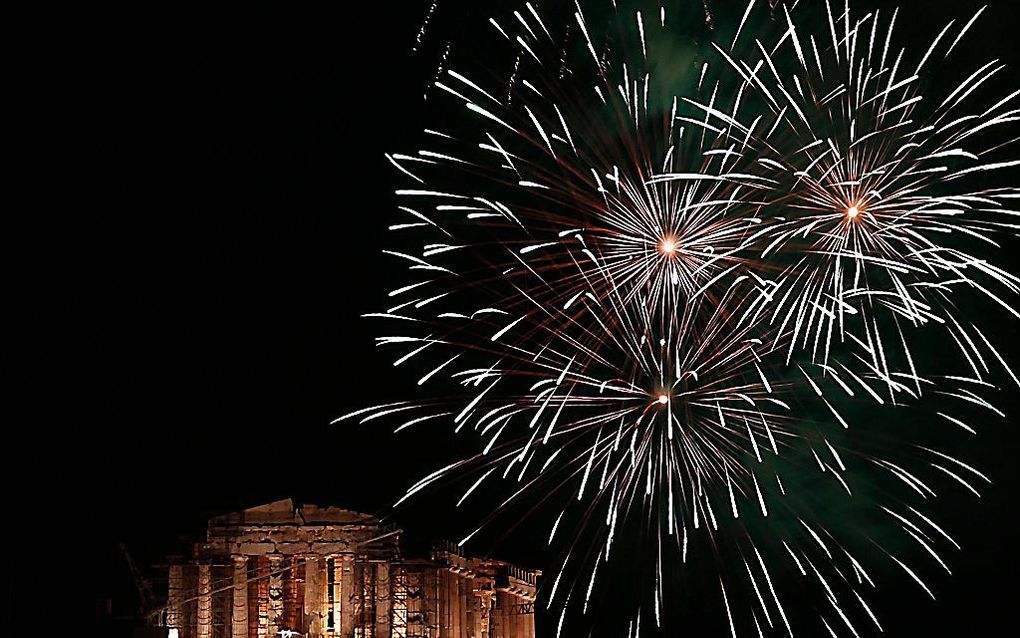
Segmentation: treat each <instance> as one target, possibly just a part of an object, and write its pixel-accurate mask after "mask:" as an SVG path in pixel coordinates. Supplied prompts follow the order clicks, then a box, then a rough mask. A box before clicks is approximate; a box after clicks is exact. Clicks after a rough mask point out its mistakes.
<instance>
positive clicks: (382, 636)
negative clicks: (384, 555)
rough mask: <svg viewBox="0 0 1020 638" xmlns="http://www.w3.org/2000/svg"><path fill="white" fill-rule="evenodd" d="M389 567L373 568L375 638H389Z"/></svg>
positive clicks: (381, 564)
mask: <svg viewBox="0 0 1020 638" xmlns="http://www.w3.org/2000/svg"><path fill="white" fill-rule="evenodd" d="M391 590H392V588H391V587H390V566H389V565H387V564H386V563H379V564H378V565H376V566H375V638H390V634H391V631H390V591H391Z"/></svg>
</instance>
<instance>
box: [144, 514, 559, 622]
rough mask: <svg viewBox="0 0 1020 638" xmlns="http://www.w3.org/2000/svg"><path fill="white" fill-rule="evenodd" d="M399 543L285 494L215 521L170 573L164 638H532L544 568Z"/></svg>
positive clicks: (375, 528) (369, 521)
mask: <svg viewBox="0 0 1020 638" xmlns="http://www.w3.org/2000/svg"><path fill="white" fill-rule="evenodd" d="M399 537H400V530H398V529H396V528H393V527H385V526H382V525H381V524H380V522H379V520H378V519H376V518H375V517H373V516H369V515H367V514H361V513H358V512H352V511H349V510H343V509H337V508H332V507H318V506H315V505H304V506H301V507H295V506H294V504H293V502H292V501H291V500H289V499H288V500H284V501H278V502H276V503H270V504H267V505H263V506H260V507H254V508H251V509H247V510H244V511H242V512H237V513H234V514H228V515H225V516H219V517H216V518H213V519H211V520H210V521H209V529H208V533H207V537H206V540H205V542H204V543H200V544H198V545H197V546H196V547H195V550H194V556H193V557H192V558H191V559H190V560H188V561H182V562H177V563H175V564H172V565H171V566H170V568H169V569H170V573H169V585H168V591H167V606H166V608H165V610H164V611H163V615H162V621H163V623H164V624H165V626H166V627H167V628H168V634H169V638H174V637H175V636H176V637H177V638H272V637H276V636H284V637H295V638H296V637H297V636H307V637H308V638H330V637H334V636H335V637H336V638H348V637H356V638H426V637H427V638H533V637H534V635H535V622H534V603H535V588H536V584H537V579H538V577H539V576H540V575H541V574H540V572H538V571H529V570H525V569H520V568H518V567H514V566H513V565H510V564H507V563H504V562H500V561H494V560H487V559H478V558H469V557H466V556H464V555H462V554H461V553H459V552H458V551H456V548H454V547H443V548H438V549H434V550H433V551H432V553H431V555H430V556H428V557H417V558H413V557H406V556H403V554H402V552H401V550H400V542H399V540H400V539H399ZM292 632H293V633H292Z"/></svg>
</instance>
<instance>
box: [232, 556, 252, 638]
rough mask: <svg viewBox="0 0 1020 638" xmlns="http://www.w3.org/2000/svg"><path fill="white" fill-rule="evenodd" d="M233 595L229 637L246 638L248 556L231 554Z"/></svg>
mask: <svg viewBox="0 0 1020 638" xmlns="http://www.w3.org/2000/svg"><path fill="white" fill-rule="evenodd" d="M232 558H233V561H234V596H233V602H232V605H231V607H232V608H231V613H230V636H231V638H248V557H247V556H239V555H234V556H232Z"/></svg>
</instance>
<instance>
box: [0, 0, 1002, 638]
mask: <svg viewBox="0 0 1020 638" xmlns="http://www.w3.org/2000/svg"><path fill="white" fill-rule="evenodd" d="M328 4H329V5H332V6H333V7H334V8H325V7H326V6H327V3H321V4H320V5H319V6H317V7H311V6H301V5H299V4H298V3H286V2H260V1H252V2H233V3H228V2H223V3H199V4H187V3H147V2H140V3H101V4H99V5H89V6H88V7H79V8H77V9H75V10H74V11H73V12H72V13H61V12H58V11H57V9H56V8H51V9H49V10H45V11H44V10H42V9H37V10H35V11H32V12H29V11H27V10H26V11H22V12H20V13H18V14H17V15H15V16H13V17H12V19H11V20H10V22H9V25H8V26H9V28H10V29H11V30H12V31H14V32H16V33H15V38H14V42H15V45H16V46H15V47H14V48H15V53H14V54H13V57H12V60H13V62H14V64H13V66H14V67H15V69H14V70H13V72H12V75H11V76H10V78H9V83H10V84H9V87H12V88H11V90H7V91H5V93H7V98H6V100H5V102H7V103H11V102H13V103H14V105H15V109H14V111H15V112H16V114H17V115H16V117H15V118H9V124H12V125H13V126H14V128H15V129H16V131H15V137H16V142H17V147H16V148H17V153H16V154H14V156H13V157H12V159H13V161H14V164H16V166H15V168H14V171H13V175H12V177H13V178H14V181H15V183H16V184H17V185H19V186H21V187H22V188H23V189H24V190H25V191H26V195H27V197H26V198H24V199H22V198H20V197H19V198H18V200H19V201H18V203H17V205H15V206H9V207H8V211H7V214H8V215H9V218H11V219H13V220H14V228H13V232H10V233H8V234H7V235H6V241H7V242H10V243H11V244H12V245H11V246H9V250H8V254H10V255H13V256H15V261H16V263H15V264H14V273H15V277H14V293H15V303H14V304H12V305H11V306H10V310H9V313H10V314H11V315H13V319H14V323H15V331H16V332H14V358H13V359H14V361H15V362H16V365H15V366H12V368H13V371H14V373H15V376H16V377H18V381H17V383H16V384H15V385H14V386H13V389H14V394H15V395H16V396H15V399H16V400H15V402H14V404H13V405H23V404H24V407H26V408H27V409H26V410H24V411H22V410H21V409H18V410H12V411H11V412H10V413H9V414H8V419H7V427H6V428H5V433H6V436H7V444H6V445H5V446H4V449H5V454H6V455H7V457H8V464H7V466H6V468H5V470H4V482H5V484H6V485H7V486H8V494H9V497H8V506H7V509H8V514H9V515H10V519H11V520H13V521H15V522H14V523H13V524H12V525H8V526H7V528H6V530H5V531H6V533H7V534H10V539H9V541H10V542H14V543H16V544H15V545H14V546H13V549H11V546H8V549H7V550H6V551H5V559H4V562H5V563H6V564H7V565H8V566H11V567H13V569H11V571H10V573H11V574H12V575H11V576H9V577H8V578H7V581H6V583H5V587H6V593H7V598H8V605H7V614H6V616H5V619H6V623H0V624H6V626H7V628H9V629H16V630H30V629H31V628H37V627H40V624H39V623H40V622H43V621H48V620H51V619H52V618H53V617H51V616H50V614H51V613H52V614H57V612H54V611H49V612H40V603H41V602H45V604H46V605H47V606H49V605H51V604H55V605H59V606H60V607H61V608H62V611H61V612H59V615H60V616H61V617H63V619H64V621H65V622H67V623H68V625H67V626H77V625H79V624H84V625H87V624H88V623H89V620H88V619H89V618H90V617H91V613H92V611H91V610H92V608H93V605H94V601H95V600H96V599H97V598H102V597H106V596H110V595H113V596H117V597H121V598H122V597H123V596H124V594H125V592H126V593H127V594H128V595H130V594H131V589H130V581H129V580H127V579H128V575H127V572H126V570H125V568H124V565H123V562H122V559H121V557H120V556H119V554H118V551H117V546H116V543H117V542H118V541H123V542H125V543H127V545H128V546H129V548H130V549H131V551H132V553H133V554H134V556H135V558H136V560H137V561H138V562H139V563H141V564H143V565H148V564H151V563H153V562H157V561H159V560H161V559H162V557H163V556H164V555H165V554H166V553H168V552H171V551H174V550H175V549H177V548H178V547H179V542H178V541H179V536H181V535H185V534H194V533H200V532H201V531H202V528H203V522H204V520H205V519H206V518H207V517H209V516H211V515H213V514H216V513H222V512H224V511H228V510H231V509H236V508H240V507H243V506H249V505H253V504H258V503H260V502H265V501H270V500H274V499H278V498H284V497H288V496H293V497H295V498H297V499H299V500H308V501H323V502H330V503H335V504H339V505H344V506H348V507H351V508H354V509H361V510H365V511H378V512H384V511H385V508H386V506H387V505H388V504H389V503H391V502H393V500H394V497H396V496H397V495H398V494H399V493H401V492H402V491H403V489H405V488H406V487H407V485H408V483H409V481H411V480H412V479H414V478H417V477H418V476H419V475H420V474H421V473H422V472H423V471H424V470H426V469H434V468H435V466H436V465H437V464H438V463H439V460H440V459H444V458H446V455H447V453H448V451H449V450H448V444H447V442H446V441H445V439H444V438H442V437H431V438H430V437H427V436H419V437H418V438H415V436H414V435H411V436H409V437H405V438H394V437H391V436H390V435H389V434H388V433H387V431H386V430H383V429H378V430H373V429H356V428H354V429H352V428H345V429H337V428H334V427H330V426H329V425H328V423H329V421H330V420H331V419H332V418H334V417H335V416H337V415H339V414H342V413H344V412H345V411H348V410H350V409H354V408H357V407H361V406H364V405H368V404H370V403H373V402H377V401H382V400H387V399H388V398H390V397H392V396H394V395H399V396H405V395H406V394H407V393H409V392H411V391H412V388H413V386H414V383H413V379H411V378H410V377H409V376H404V375H401V374H398V373H397V372H396V371H394V369H393V368H392V367H391V366H390V365H389V362H388V359H387V358H386V357H385V356H382V355H380V354H378V353H376V352H374V348H373V341H372V337H373V336H374V330H375V327H376V326H375V325H373V324H370V323H368V322H365V321H362V320H359V319H358V318H357V316H358V315H359V314H360V313H363V312H368V311H373V310H377V309H378V308H380V307H382V305H383V299H384V291H385V290H389V289H390V288H391V287H392V285H391V284H393V283H394V282H395V281H400V279H399V278H398V277H397V270H396V268H395V265H394V264H393V262H392V261H390V260H387V259H386V258H385V257H384V256H383V255H382V254H381V249H382V248H383V247H384V246H385V242H386V238H385V225H386V223H387V220H388V219H391V216H392V213H393V210H394V202H393V198H392V194H391V193H392V190H393V188H394V187H396V185H397V183H398V181H397V180H396V177H395V174H394V172H393V171H392V170H391V168H390V167H389V165H388V164H387V163H386V161H385V159H384V157H383V153H384V152H386V151H394V150H396V151H401V150H405V151H406V150H413V149H414V148H415V145H416V140H417V139H418V138H417V137H416V135H417V131H418V130H419V129H420V127H421V125H422V124H423V122H422V121H421V115H420V113H421V108H420V105H421V97H420V95H421V93H422V89H423V87H424V85H425V83H426V81H427V80H428V78H429V76H430V74H431V73H432V72H433V71H434V67H435V61H436V50H437V48H438V46H439V45H440V43H441V42H442V41H443V40H444V38H446V37H452V38H456V37H457V36H458V35H459V34H460V32H462V31H468V30H470V29H473V28H475V27H476V26H477V25H478V24H479V23H480V22H481V21H482V20H481V18H483V17H485V16H487V12H484V11H481V10H478V9H477V7H476V9H475V11H474V12H473V13H469V14H465V13H464V11H465V7H467V6H469V5H470V4H471V3H469V2H459V3H458V2H455V1H451V2H447V3H445V6H444V3H443V2H440V7H439V12H438V13H437V15H436V22H435V27H434V30H435V31H436V33H433V34H432V35H431V36H430V37H431V40H429V41H428V42H427V46H426V48H425V50H424V51H423V52H422V53H421V54H419V55H412V53H411V47H412V44H413V42H414V37H415V34H416V32H417V30H418V27H419V26H420V23H421V19H422V17H423V16H424V14H425V12H426V9H427V8H428V5H429V4H430V2H426V1H425V0H400V1H398V2H370V3H366V2H334V3H328ZM475 4H485V3H483V2H478V3H475ZM493 4H501V5H502V4H507V3H505V2H499V3H493ZM718 4H719V5H720V6H719V7H718V8H717V10H719V11H725V10H730V11H738V10H742V8H743V6H744V2H743V1H741V2H735V3H718ZM870 4H875V3H870ZM904 4H910V5H911V6H908V7H906V8H905V18H906V19H905V20H904V23H905V24H906V25H907V26H906V27H905V28H906V29H907V31H908V32H912V31H913V30H914V29H916V31H917V32H918V33H922V34H930V33H934V32H936V31H937V29H938V28H939V27H941V22H942V18H941V17H940V16H941V15H944V14H946V12H947V11H949V12H952V14H953V15H956V16H957V17H967V16H968V15H969V14H970V13H971V12H972V11H973V9H974V8H975V7H977V6H979V5H980V4H982V3H979V2H972V1H971V0H953V1H949V0H938V1H935V2H925V3H924V5H925V7H932V9H931V11H930V12H929V11H927V10H925V11H922V10H921V9H920V8H919V7H917V6H914V4H915V3H912V2H911V3H906V2H905V3H904ZM988 4H990V9H989V11H988V12H987V13H986V15H985V17H984V19H983V20H982V21H981V23H980V24H979V25H978V27H977V33H978V34H979V37H977V38H972V39H971V41H972V42H980V43H983V45H982V46H979V47H974V48H975V51H974V53H976V54H977V55H976V57H975V58H973V60H966V61H968V62H980V63H983V62H984V61H985V60H986V59H987V58H989V57H999V58H1001V59H1003V60H1005V61H1007V62H1008V63H1009V64H1010V65H1011V71H1010V73H1011V74H1012V77H1013V78H1014V80H1015V79H1016V78H1017V77H1018V74H1017V72H1016V69H1018V68H1020V48H1018V44H1017V42H1018V38H1017V35H1016V34H1017V33H1018V32H1020V31H1018V29H1020V15H1018V14H1017V11H1016V9H1015V4H1016V3H1015V2H1013V1H1012V0H988ZM727 7H729V9H727ZM936 9H937V10H936ZM915 20H916V24H915V23H914V22H913V21H915ZM936 23H938V24H936ZM1016 84H1020V82H1016V81H1014V86H1011V87H1009V89H1010V90H1012V89H1013V88H1016V87H1015V85H1016ZM19 190H20V189H19ZM1012 265H1013V266H1020V261H1016V262H1015V263H1014V264H1012ZM1014 271H1016V268H1014ZM1002 332H1003V334H1006V335H1009V338H1014V336H1015V334H1016V332H1015V329H1014V328H1012V327H1009V326H1004V327H1003V328H1002ZM19 399H20V400H19ZM1016 407H1020V404H1017V406H1016ZM1016 413H1017V412H1016V410H1014V411H1013V413H1012V414H1011V415H1010V418H1009V419H1008V420H1007V421H1005V422H1002V423H994V422H993V423H992V425H991V427H989V428H988V431H989V433H988V435H987V436H988V444H989V457H990V458H989V462H988V463H986V464H985V465H983V468H984V469H987V470H989V472H990V473H991V474H992V475H993V477H994V478H995V479H996V485H995V486H993V487H991V488H989V489H988V490H987V493H986V495H985V498H983V499H982V500H981V502H980V503H977V504H973V503H971V507H970V508H969V509H968V510H967V511H966V512H960V513H957V514H954V513H950V514H949V515H948V516H949V518H950V519H951V520H953V521H954V523H955V527H954V529H955V530H956V532H957V533H958V537H959V540H960V541H961V544H963V545H964V547H965V550H966V551H965V553H964V554H962V555H960V556H956V557H954V561H953V564H952V566H953V568H954V577H953V578H952V579H942V580H941V581H939V582H938V587H937V589H938V592H937V593H938V597H939V600H938V601H937V602H935V603H932V602H930V601H928V600H927V599H926V598H924V597H923V594H920V595H919V594H917V593H916V592H914V591H913V590H911V591H909V592H907V593H902V594H901V591H900V590H896V589H895V588H890V590H889V591H888V596H889V597H890V598H888V599H887V603H886V604H884V607H885V608H886V609H885V614H886V616H885V618H886V620H887V629H888V635H896V636H908V635H910V636H914V635H917V636H921V635H924V636H941V635H963V634H961V633H958V632H963V631H965V630H969V633H970V634H971V635H1002V633H1001V631H1000V628H1001V627H1002V626H1004V625H1006V624H1015V623H1014V621H1013V620H1012V619H1013V618H1014V605H1015V602H1016V593H1017V592H1016V585H1015V580H1016V578H1017V577H1018V576H1020V569H1018V567H1020V564H1018V559H1017V557H1018V551H1017V548H1016V544H1015V541H1016V538H1017V533H1016V527H1015V526H1014V525H1013V524H1012V522H1013V520H1014V519H1015V518H1016V514H1017V496H1016V495H1017V488H1018V487H1020V480H1018V478H1017V473H1016V463H1015V461H1014V459H1015V458H1016V456H1015V450H1016V444H1017V443H1018V442H1020V438H1018V437H1017V435H1016V434H1015V431H1016V427H1015V424H1016V420H1015V418H1014V417H1013V414H1016ZM435 507H436V511H437V512H438V514H437V515H435V516H427V517H426V516H423V515H420V514H421V513H420V512H418V513H414V512H412V513H409V514H408V515H407V516H406V517H401V522H402V523H403V524H404V525H405V527H407V528H409V529H414V530H415V531H417V532H418V533H419V534H420V535H421V536H423V537H425V536H427V537H437V538H438V537H441V536H443V535H445V534H446V533H452V532H448V530H449V529H455V530H461V529H462V527H461V526H458V525H453V526H452V528H451V527H447V526H446V525H445V524H444V523H443V518H444V517H445V516H446V515H448V514H449V512H450V511H451V510H450V507H449V506H448V503H446V502H442V503H439V504H436V505H435ZM407 518H411V519H412V520H407ZM543 529H544V528H543ZM525 536H526V535H525ZM53 543H55V545H54V544H53ZM503 551H504V553H505V554H506V555H510V556H514V557H526V556H528V555H529V552H528V546H527V543H526V542H524V541H520V540H519V541H517V542H516V544H514V545H512V546H509V547H506V548H505V549H504V550H503ZM532 555H538V554H532ZM538 566H540V567H541V566H543V565H538ZM58 568H59V569H60V570H62V573H63V576H61V577H60V578H59V580H57V581H54V580H52V574H54V573H55V570H57V569H58ZM0 571H3V570H0ZM1010 579H1012V580H1010ZM40 596H41V597H40ZM606 613H612V612H611V611H607V612H606ZM54 617H55V616H54ZM543 622H544V621H543ZM50 626H51V627H53V625H50ZM911 626H912V627H914V629H910V630H907V629H905V628H907V627H911ZM40 631H41V633H39V634H37V635H45V634H46V633H48V631H42V630H40ZM2 633H5V634H6V633H7V631H6V630H5V631H3V632H2ZM12 635H13V634H12ZM26 635H36V634H31V633H30V634H26ZM85 635H89V634H85ZM546 635H550V634H549V633H547V634H546ZM692 635H694V634H692Z"/></svg>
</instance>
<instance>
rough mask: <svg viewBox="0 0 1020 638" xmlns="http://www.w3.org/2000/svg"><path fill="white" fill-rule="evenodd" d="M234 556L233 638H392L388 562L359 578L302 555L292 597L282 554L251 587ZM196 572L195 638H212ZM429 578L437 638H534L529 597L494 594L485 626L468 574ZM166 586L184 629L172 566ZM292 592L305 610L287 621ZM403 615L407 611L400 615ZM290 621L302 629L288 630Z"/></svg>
mask: <svg viewBox="0 0 1020 638" xmlns="http://www.w3.org/2000/svg"><path fill="white" fill-rule="evenodd" d="M232 558H233V561H232V589H230V590H229V591H230V594H231V599H230V606H229V608H230V626H231V634H230V635H231V638H273V637H275V636H278V635H279V633H280V631H281V630H282V629H285V628H286V629H293V630H297V631H301V632H302V633H304V634H305V635H306V636H307V638H323V637H324V636H326V635H327V633H332V634H333V635H338V636H341V637H343V638H347V637H348V636H353V635H354V628H355V621H356V620H357V622H358V625H359V626H360V625H364V624H371V625H374V627H373V628H374V631H375V634H374V635H375V638H396V636H395V635H394V631H393V629H394V628H393V627H391V624H390V622H391V621H390V613H391V595H392V590H393V588H392V587H391V584H390V577H391V573H390V572H391V570H390V566H389V565H387V564H385V563H367V564H363V565H362V566H360V569H363V570H364V571H363V572H362V573H361V575H360V578H356V573H355V564H354V560H353V557H352V556H337V557H335V558H333V559H332V561H331V562H330V560H329V559H328V558H327V557H324V556H307V557H305V559H304V565H303V567H304V570H303V571H304V574H303V575H304V583H303V591H302V592H295V590H294V585H299V586H300V582H299V581H297V580H296V579H297V577H298V574H297V573H294V572H295V571H297V570H299V569H300V567H298V566H296V565H295V564H291V565H290V566H289V567H288V566H287V564H286V562H285V558H284V557H283V556H281V555H270V556H269V557H268V571H267V570H266V567H265V566H262V567H260V569H259V571H258V572H257V576H258V577H259V578H258V579H256V580H254V581H252V582H253V583H255V584H254V585H250V583H249V581H250V576H249V574H250V572H249V567H248V566H249V557H248V556H242V555H235V556H233V557H232ZM197 567H198V575H197V614H196V617H195V619H196V620H197V633H196V634H194V635H195V636H196V638H212V623H213V603H214V601H213V592H212V574H211V568H210V566H209V565H208V564H204V565H198V566H197ZM428 580H430V581H431V582H432V583H433V586H435V587H436V589H437V590H438V591H437V592H436V593H437V594H438V596H437V597H436V598H433V600H434V601H435V603H438V604H437V605H436V607H435V608H433V610H432V612H433V613H437V614H438V616H439V618H438V619H437V620H438V621H439V622H438V623H436V624H437V625H438V629H439V636H438V638H489V637H488V635H486V636H483V631H484V632H485V633H487V634H489V635H491V636H492V638H534V635H535V633H534V632H535V629H534V616H533V615H532V614H527V613H522V611H523V610H522V609H521V608H520V607H519V606H520V605H522V604H524V603H526V602H528V599H527V598H524V597H521V596H519V595H517V594H518V593H519V592H515V591H506V590H502V589H500V590H497V591H495V592H494V597H495V599H496V600H495V601H494V602H495V605H492V607H493V608H492V609H491V611H490V612H489V614H488V622H484V621H483V618H482V617H483V613H482V611H483V610H482V605H483V601H485V602H488V600H489V599H490V597H489V596H482V595H480V594H479V593H478V592H476V591H475V579H474V573H473V572H463V571H455V570H452V569H441V570H438V573H437V572H435V571H433V572H432V573H431V574H430V577H429V578H428ZM192 582H194V581H192ZM169 585H170V588H169V601H168V602H169V605H168V612H167V626H168V627H181V626H182V624H183V622H184V620H185V618H184V613H183V607H184V605H183V603H184V600H185V593H186V588H185V583H184V573H183V568H182V567H180V566H173V567H171V569H170V583H169ZM191 586H194V584H192V585H191ZM193 591H194V590H193ZM487 591H491V590H487ZM249 592H254V593H252V594H251V595H252V596H256V597H257V598H256V600H257V601H258V604H257V605H250V604H249V602H250V601H249V599H250V597H251V596H250V595H249ZM297 593H300V594H303V596H302V598H303V604H299V608H298V609H297V610H296V611H297V612H298V614H300V616H303V618H300V617H298V616H294V615H292V616H291V617H290V618H285V617H284V613H285V611H288V612H293V611H295V609H294V604H295V603H298V599H296V598H294V596H295V595H296V594H297ZM285 599H286V600H291V602H290V603H288V605H290V607H287V606H285ZM191 600H194V599H191ZM223 602H224V604H225V603H226V602H227V601H226V600H224V601H223ZM404 604H405V605H406V604H407V601H406V600H405V601H404ZM253 607H255V609H253ZM251 612H254V614H253V615H251ZM406 612H407V610H406V609H405V610H404V615H405V617H406ZM250 615H251V617H250ZM356 616H357V618H356ZM295 621H297V622H299V623H300V624H301V626H299V627H296V626H293V623H294V622H295ZM486 625H488V627H486ZM486 629H488V631H485V630H486ZM329 630H332V631H331V632H330V631H329ZM405 630H406V628H405ZM399 634H400V631H399V628H398V631H397V635H399ZM187 635H192V634H190V632H189V633H188V634H187Z"/></svg>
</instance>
